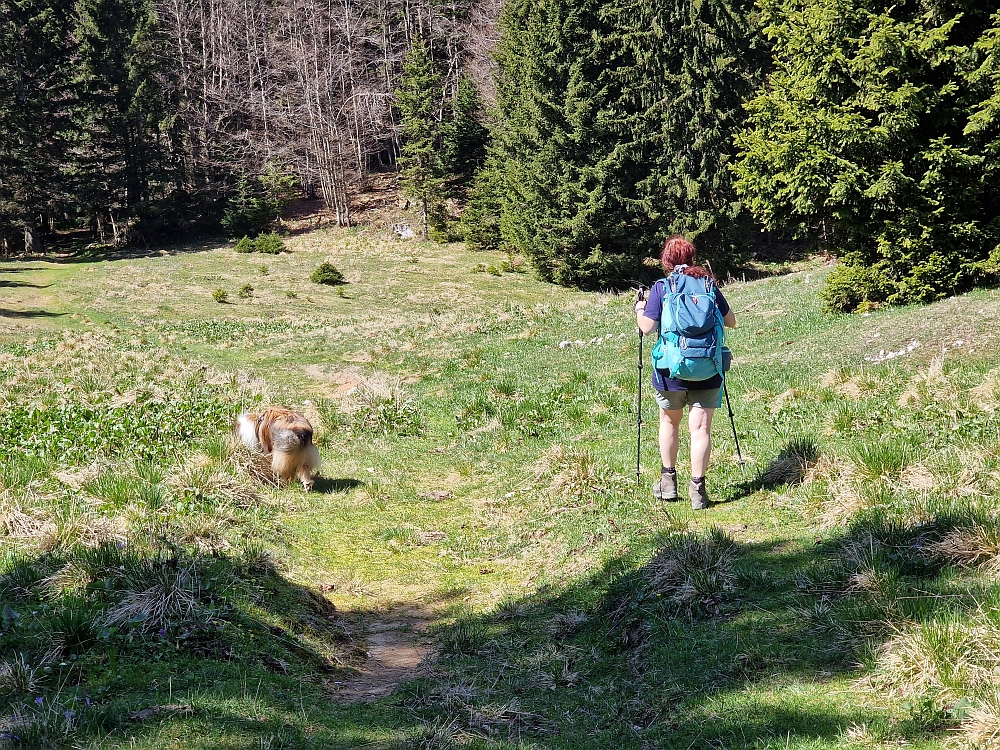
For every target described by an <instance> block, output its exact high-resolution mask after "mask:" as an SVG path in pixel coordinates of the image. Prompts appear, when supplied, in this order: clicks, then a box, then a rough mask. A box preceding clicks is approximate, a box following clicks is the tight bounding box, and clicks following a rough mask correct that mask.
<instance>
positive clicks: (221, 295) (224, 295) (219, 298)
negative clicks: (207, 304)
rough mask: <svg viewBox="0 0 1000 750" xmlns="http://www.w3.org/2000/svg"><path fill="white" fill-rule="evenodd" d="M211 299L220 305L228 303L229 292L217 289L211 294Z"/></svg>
mask: <svg viewBox="0 0 1000 750" xmlns="http://www.w3.org/2000/svg"><path fill="white" fill-rule="evenodd" d="M212 299H214V300H215V301H216V302H218V303H219V304H220V305H222V304H225V303H226V302H228V301H229V292H227V291H226V290H225V289H222V288H219V289H216V290H215V291H214V292H212Z"/></svg>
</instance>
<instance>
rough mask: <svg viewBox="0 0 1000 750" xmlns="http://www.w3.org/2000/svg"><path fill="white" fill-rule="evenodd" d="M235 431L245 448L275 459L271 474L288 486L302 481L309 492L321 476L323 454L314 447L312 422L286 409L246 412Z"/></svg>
mask: <svg viewBox="0 0 1000 750" xmlns="http://www.w3.org/2000/svg"><path fill="white" fill-rule="evenodd" d="M233 431H234V432H235V433H236V434H237V435H239V436H240V439H241V440H242V441H243V444H244V445H246V446H247V447H248V448H250V449H251V450H254V451H259V452H261V453H264V454H270V456H271V471H272V472H274V476H276V477H277V478H278V479H280V480H282V481H284V482H291V481H292V480H293V479H294V478H296V477H298V479H299V481H300V482H302V486H303V487H304V488H305V490H306V492H308V491H309V490H311V489H312V488H313V478H314V477H315V476H316V474H317V472H319V451H318V450H316V446H315V445H313V441H312V438H313V428H312V425H311V424H309V420H308V419H306V418H305V417H303V416H302V415H301V414H299V413H298V412H294V411H292V410H291V409H286V408H285V407H284V406H269V407H267V408H266V409H265V410H264V411H262V412H260V413H259V414H258V413H256V412H245V413H243V414H240V415H239V416H238V417H237V418H236V424H235V425H233Z"/></svg>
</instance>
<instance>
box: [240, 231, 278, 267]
mask: <svg viewBox="0 0 1000 750" xmlns="http://www.w3.org/2000/svg"><path fill="white" fill-rule="evenodd" d="M234 249H235V250H236V252H238V253H264V254H265V255H278V254H279V253H283V252H285V251H286V250H287V248H286V247H285V241H284V240H283V239H282V238H281V235H280V234H278V233H277V232H270V233H268V234H259V235H257V237H256V238H254V239H250V238H249V237H247V236H244V237H243V238H241V239H240V241H239V242H237V243H236V247H235V248H234ZM261 268H262V269H263V270H262V271H261V273H267V268H266V266H261Z"/></svg>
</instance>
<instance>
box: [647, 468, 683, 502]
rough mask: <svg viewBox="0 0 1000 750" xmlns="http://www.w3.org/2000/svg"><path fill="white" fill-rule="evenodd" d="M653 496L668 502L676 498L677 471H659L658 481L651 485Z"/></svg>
mask: <svg viewBox="0 0 1000 750" xmlns="http://www.w3.org/2000/svg"><path fill="white" fill-rule="evenodd" d="M653 497H654V498H655V499H657V500H665V501H666V502H668V503H672V502H675V501H676V500H677V472H676V471H664V472H661V473H660V481H659V482H657V483H656V484H654V485H653Z"/></svg>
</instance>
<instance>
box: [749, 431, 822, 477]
mask: <svg viewBox="0 0 1000 750" xmlns="http://www.w3.org/2000/svg"><path fill="white" fill-rule="evenodd" d="M818 460H819V450H818V449H817V447H816V444H815V443H814V442H813V441H811V440H807V439H800V440H793V441H791V442H789V443H788V444H786V445H785V447H784V448H783V449H782V450H781V453H779V454H778V456H777V457H776V458H775V459H774V460H773V461H772V462H771V463H770V465H768V467H767V469H765V470H764V473H763V474H761V476H760V483H761V484H762V485H763V486H765V487H781V486H788V485H795V484H801V483H802V482H803V481H804V480H805V478H806V473H807V472H808V471H809V469H810V468H811V467H812V466H813V465H815V464H816V462H817V461H818Z"/></svg>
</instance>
